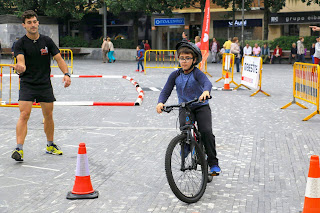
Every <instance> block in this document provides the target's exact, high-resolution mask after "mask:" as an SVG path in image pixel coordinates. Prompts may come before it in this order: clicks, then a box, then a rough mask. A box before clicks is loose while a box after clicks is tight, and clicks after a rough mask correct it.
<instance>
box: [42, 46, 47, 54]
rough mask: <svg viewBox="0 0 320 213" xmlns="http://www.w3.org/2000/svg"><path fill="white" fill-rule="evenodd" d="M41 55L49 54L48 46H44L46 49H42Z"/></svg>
mask: <svg viewBox="0 0 320 213" xmlns="http://www.w3.org/2000/svg"><path fill="white" fill-rule="evenodd" d="M40 51H41V55H48V48H47V47H44V49H41V50H40Z"/></svg>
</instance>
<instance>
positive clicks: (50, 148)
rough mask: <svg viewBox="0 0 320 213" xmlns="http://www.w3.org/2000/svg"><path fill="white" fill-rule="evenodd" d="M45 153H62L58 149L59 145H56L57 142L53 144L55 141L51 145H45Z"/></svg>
mask: <svg viewBox="0 0 320 213" xmlns="http://www.w3.org/2000/svg"><path fill="white" fill-rule="evenodd" d="M46 153H48V154H53V155H62V154H63V152H62V151H61V150H60V147H59V146H57V144H55V143H53V144H52V145H51V146H48V145H47V151H46Z"/></svg>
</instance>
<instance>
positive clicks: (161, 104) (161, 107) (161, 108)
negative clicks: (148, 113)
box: [156, 103, 164, 114]
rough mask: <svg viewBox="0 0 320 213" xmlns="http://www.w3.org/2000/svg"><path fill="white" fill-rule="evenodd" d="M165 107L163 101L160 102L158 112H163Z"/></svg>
mask: <svg viewBox="0 0 320 213" xmlns="http://www.w3.org/2000/svg"><path fill="white" fill-rule="evenodd" d="M163 107H164V104H163V103H158V105H157V107H156V109H157V113H159V114H160V113H162V110H163Z"/></svg>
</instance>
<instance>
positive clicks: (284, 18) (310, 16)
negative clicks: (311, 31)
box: [269, 12, 320, 24]
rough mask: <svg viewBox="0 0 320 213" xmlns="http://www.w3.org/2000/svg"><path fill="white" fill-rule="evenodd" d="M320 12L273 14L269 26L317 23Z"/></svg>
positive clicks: (319, 18) (319, 19)
mask: <svg viewBox="0 0 320 213" xmlns="http://www.w3.org/2000/svg"><path fill="white" fill-rule="evenodd" d="M319 21H320V12H295V13H271V14H270V18H269V24H301V23H317V22H319Z"/></svg>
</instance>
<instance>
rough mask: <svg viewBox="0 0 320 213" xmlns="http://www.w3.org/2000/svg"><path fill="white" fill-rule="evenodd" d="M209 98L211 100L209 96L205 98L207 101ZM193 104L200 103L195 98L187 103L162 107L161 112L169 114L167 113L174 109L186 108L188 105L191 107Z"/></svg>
mask: <svg viewBox="0 0 320 213" xmlns="http://www.w3.org/2000/svg"><path fill="white" fill-rule="evenodd" d="M211 98H212V96H211V95H210V97H209V98H207V99H211ZM195 102H198V103H200V102H201V101H199V99H198V98H195V99H193V100H191V101H188V102H182V103H181V104H176V105H169V106H164V107H163V109H162V111H164V112H167V113H169V112H171V111H172V110H173V109H174V108H180V107H182V108H185V107H187V106H189V105H191V104H192V103H195Z"/></svg>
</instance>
